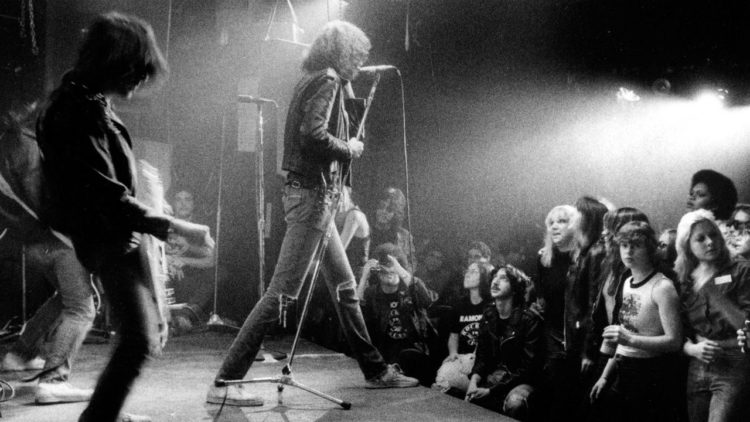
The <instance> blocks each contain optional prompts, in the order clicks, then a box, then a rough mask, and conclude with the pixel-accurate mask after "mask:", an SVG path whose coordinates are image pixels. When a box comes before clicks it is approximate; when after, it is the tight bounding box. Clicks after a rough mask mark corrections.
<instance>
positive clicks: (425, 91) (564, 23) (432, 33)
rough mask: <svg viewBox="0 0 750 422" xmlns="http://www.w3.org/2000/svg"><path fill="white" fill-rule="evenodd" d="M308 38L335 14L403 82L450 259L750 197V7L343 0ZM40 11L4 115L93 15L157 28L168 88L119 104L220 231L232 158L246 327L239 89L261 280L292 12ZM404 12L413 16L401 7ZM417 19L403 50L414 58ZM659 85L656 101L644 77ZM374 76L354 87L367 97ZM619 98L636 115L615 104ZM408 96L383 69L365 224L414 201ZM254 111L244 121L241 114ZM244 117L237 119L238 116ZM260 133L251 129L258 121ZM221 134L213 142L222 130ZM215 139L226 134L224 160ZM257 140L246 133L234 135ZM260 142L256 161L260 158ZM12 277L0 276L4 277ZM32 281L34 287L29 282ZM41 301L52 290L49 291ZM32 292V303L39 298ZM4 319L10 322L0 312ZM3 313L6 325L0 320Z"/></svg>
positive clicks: (248, 269) (234, 287)
mask: <svg viewBox="0 0 750 422" xmlns="http://www.w3.org/2000/svg"><path fill="white" fill-rule="evenodd" d="M292 3H293V4H294V7H295V11H296V14H297V16H298V23H299V27H300V28H301V29H302V32H301V34H300V35H299V38H298V40H299V41H301V42H308V43H309V42H310V41H311V40H312V39H313V37H314V36H315V33H316V31H317V29H318V28H320V26H322V25H323V24H324V23H325V22H326V21H327V20H330V19H336V18H343V19H346V20H349V21H352V22H353V23H355V24H357V25H359V26H361V27H362V28H363V29H364V30H365V32H367V33H368V35H369V36H370V37H371V39H372V43H373V50H372V52H371V58H370V62H371V63H372V64H379V63H389V64H394V65H396V66H398V68H399V69H400V71H401V75H402V76H403V87H404V91H403V94H404V99H405V114H406V140H407V141H406V150H407V153H408V159H409V166H408V176H409V181H410V185H409V192H410V203H411V211H412V212H411V214H412V232H413V234H414V236H415V239H416V241H417V243H418V244H421V243H423V242H426V241H428V240H430V241H432V242H433V243H434V244H436V245H438V246H441V247H443V248H444V249H445V250H446V251H447V252H449V253H452V254H455V255H460V254H461V253H463V250H464V249H465V247H466V244H467V243H468V241H469V240H472V239H481V240H484V241H485V242H487V243H488V244H489V245H490V246H491V247H492V248H493V250H494V251H495V252H503V253H507V252H508V251H510V250H519V249H521V248H523V249H524V250H525V253H526V254H527V257H528V262H531V263H533V256H534V254H535V251H536V250H537V248H538V247H539V246H540V245H541V239H542V234H543V219H544V216H545V215H546V213H547V212H548V211H549V210H550V209H551V208H552V207H553V206H555V205H558V204H564V203H573V202H574V201H575V199H576V198H577V197H579V196H581V195H583V194H591V195H594V196H602V197H605V198H607V199H609V200H610V201H612V202H613V203H614V204H616V205H617V206H625V205H628V206H635V207H638V208H640V209H642V210H643V211H645V212H646V213H647V214H648V215H649V216H650V217H651V219H652V221H653V222H654V223H655V225H656V226H657V227H658V228H666V227H674V226H675V225H676V223H677V221H678V219H679V217H680V215H681V214H682V213H683V212H684V210H685V205H684V204H685V200H686V196H687V191H688V189H689V186H688V185H689V179H690V176H691V175H692V173H694V172H695V171H696V170H698V169H701V168H713V169H716V170H718V171H720V172H722V173H725V174H726V175H728V176H729V177H731V178H732V179H733V180H734V181H735V183H736V184H737V186H738V189H739V192H740V199H741V200H744V201H747V200H748V196H750V192H749V191H748V184H747V179H748V175H749V174H748V166H747V165H746V163H747V161H748V158H750V146H749V145H750V144H749V143H748V133H750V119H748V117H750V110H749V109H748V108H747V104H748V103H749V102H750V101H749V100H750V95H748V88H749V87H748V77H747V76H746V75H748V70H750V52H749V51H750V50H749V49H748V46H747V42H748V40H750V36H749V35H750V33H749V32H750V29H748V25H747V24H746V23H747V22H749V21H750V6H748V5H747V3H746V2H742V1H735V2H723V1H679V2H678V1H659V0H656V1H655V0H650V1H645V0H629V1H611V0H596V1H572V0H569V1H552V0H530V1H528V0H527V1H519V0H504V1H478V0H460V1H459V0H443V1H434V0H412V1H410V2H406V1H390V0H351V1H349V2H348V4H347V5H345V6H343V7H342V5H341V3H340V2H339V1H338V0H328V1H326V0H310V1H293V2H292ZM276 4H277V2H276V1H268V0H263V1H260V0H258V1H234V0H223V1H219V0H200V1H199V0H183V1H177V0H173V1H171V2H170V1H166V0H159V1H154V0H152V1H148V0H121V1H114V0H107V1H101V0H79V1H73V0H55V1H39V0H36V1H33V6H34V11H35V14H34V22H35V30H36V37H37V41H38V46H39V51H38V54H34V53H33V52H32V48H31V37H30V33H29V24H28V16H27V15H25V16H27V17H26V19H25V27H26V31H25V37H21V31H20V23H19V20H18V18H19V16H21V8H20V4H19V2H2V3H1V4H0V15H2V16H0V39H2V40H3V42H2V43H0V92H2V93H3V95H2V96H1V97H0V109H1V110H2V111H5V110H8V109H10V108H12V107H17V106H19V105H21V104H24V103H28V102H31V101H34V100H39V99H43V98H44V97H45V96H46V95H47V94H48V93H49V91H50V90H51V89H52V88H53V87H54V86H55V85H56V84H57V82H58V81H59V79H60V77H61V75H62V73H63V72H64V71H65V69H66V68H68V67H69V66H70V65H71V64H72V61H73V60H74V58H75V49H76V45H77V44H78V41H79V40H80V31H81V29H82V28H84V27H85V26H86V24H87V23H88V22H89V21H90V20H91V18H93V17H94V16H95V15H96V14H98V13H101V12H105V11H108V10H113V9H115V10H120V11H123V12H128V13H133V14H136V15H138V16H140V17H143V18H144V19H146V20H148V21H149V22H150V23H151V24H152V25H153V26H154V30H155V32H156V35H157V39H158V41H159V43H160V45H161V46H162V49H163V50H164V51H165V53H166V54H168V59H169V62H170V66H171V74H170V79H169V80H168V82H166V83H165V84H164V85H163V86H161V87H160V89H159V90H154V92H151V93H150V95H147V96H139V97H138V98H136V99H135V100H134V101H132V102H131V103H128V104H120V105H119V107H118V112H119V113H120V114H121V116H122V117H123V119H124V120H125V122H126V124H127V125H128V127H129V129H130V130H131V133H132V134H133V136H134V137H136V138H138V139H139V140H145V141H151V142H158V143H164V144H166V145H168V146H169V148H171V150H172V167H171V169H169V170H168V171H167V170H166V169H162V170H163V171H167V172H168V173H169V180H171V189H170V192H174V191H176V190H178V189H181V188H189V189H191V190H193V191H194V192H195V195H196V198H197V200H198V203H199V204H198V206H199V208H198V211H199V212H200V219H201V220H203V222H205V223H207V224H210V225H211V226H212V227H213V228H214V230H215V229H216V225H217V224H216V213H217V198H218V192H219V185H218V178H219V163H223V166H224V168H223V183H222V201H221V202H222V203H221V210H222V212H221V214H222V218H221V231H220V233H219V234H220V236H219V240H220V245H219V246H220V250H219V253H220V267H221V268H222V270H221V273H222V277H221V280H222V281H221V283H220V286H219V292H220V294H219V299H220V300H219V303H218V308H219V312H220V313H221V314H222V315H228V316H230V317H233V318H235V319H241V318H243V317H244V315H245V314H246V313H247V312H248V311H249V309H250V308H251V305H252V304H253V303H254V302H255V300H256V299H257V286H258V275H257V267H258V256H257V247H256V245H257V236H256V214H255V209H256V200H255V195H256V190H255V180H256V179H255V178H256V176H255V175H256V169H255V163H256V154H255V152H253V151H247V150H246V148H240V147H239V146H238V142H237V139H238V129H237V128H238V108H237V105H236V103H235V96H236V94H237V93H238V92H240V91H241V90H238V85H239V84H240V82H241V81H242V80H246V79H249V80H251V81H254V82H255V83H257V86H258V88H256V89H255V90H253V89H251V90H250V91H249V92H248V90H247V89H245V90H243V91H242V92H243V93H248V94H254V95H258V94H260V95H263V96H264V97H268V98H272V99H275V100H276V101H277V102H278V103H279V105H280V108H279V111H278V113H276V112H275V111H274V108H273V107H265V108H264V117H265V122H266V127H265V132H266V136H265V146H266V147H265V149H264V151H265V171H264V174H265V178H266V186H265V188H266V190H265V192H266V201H267V202H270V203H271V204H272V209H273V211H274V212H273V213H272V216H271V218H270V221H271V223H272V228H271V237H270V238H269V239H267V245H268V251H267V257H266V262H267V274H266V282H267V279H268V278H269V277H270V274H271V273H272V269H273V264H274V262H275V259H276V251H277V250H278V246H279V242H280V239H281V237H282V235H283V228H284V225H283V221H282V219H281V215H280V212H279V210H280V189H281V180H282V179H281V176H280V175H279V172H278V171H277V169H278V166H277V160H278V154H277V147H278V144H277V142H276V141H277V140H278V142H280V141H281V133H277V130H276V126H277V123H276V118H277V117H278V119H279V121H280V122H282V123H283V118H284V116H285V104H286V103H287V102H288V100H289V97H290V94H291V89H292V87H293V85H294V83H295V82H296V80H297V78H298V77H299V76H300V71H299V65H300V63H301V57H302V55H303V53H304V50H303V48H301V47H298V46H295V45H293V44H291V43H287V42H283V41H266V42H264V41H263V39H264V36H265V34H266V33H267V32H269V33H270V35H271V38H282V39H286V40H290V39H292V31H291V23H290V22H291V15H290V13H289V11H288V9H287V8H286V4H285V2H284V1H282V2H279V5H278V9H277V13H276V16H275V18H274V20H273V23H272V25H271V30H270V31H267V29H268V23H269V21H270V20H271V19H270V18H271V14H272V13H273V11H274V7H275V6H276ZM407 4H408V6H407ZM407 21H408V28H409V30H408V49H407V42H406V41H407V35H406V34H407V30H406V27H407V24H406V23H407ZM659 78H665V79H667V80H669V82H670V84H671V91H670V92H669V93H667V95H664V94H659V95H657V94H656V93H654V92H653V91H652V84H653V83H654V81H655V80H657V79H659ZM371 81H372V78H371V77H369V76H362V77H361V78H359V80H358V81H357V82H356V84H355V88H356V89H357V91H358V93H359V94H360V95H365V94H366V92H367V91H368V90H369V86H370V83H371ZM620 86H624V87H628V88H629V89H633V90H634V91H635V92H636V93H637V94H638V95H639V96H640V97H641V101H640V102H638V103H622V102H618V101H617V100H616V99H615V93H616V91H617V89H618V88H619V87H620ZM704 88H712V89H715V88H724V89H727V90H728V91H729V98H728V107H727V108H724V109H718V108H710V107H705V106H701V105H700V104H698V103H697V102H696V101H694V100H693V98H694V96H695V95H696V94H697V92H698V91H699V90H700V89H704ZM401 95H402V92H401V86H400V80H399V78H398V77H397V75H396V74H395V72H388V73H385V74H383V78H382V80H381V83H380V85H379V88H378V91H377V93H376V97H375V102H374V103H373V108H372V114H371V117H370V121H369V124H368V128H367V130H368V137H367V139H366V143H367V146H366V152H365V155H364V157H363V158H362V159H361V160H359V161H358V162H357V163H356V167H355V169H354V171H355V182H354V188H355V191H356V192H357V194H358V198H359V202H360V203H361V204H362V206H363V208H364V209H365V211H367V212H371V210H372V209H373V206H374V204H375V200H376V196H377V192H378V191H380V190H381V189H382V188H384V187H385V186H388V185H394V186H397V187H400V188H402V189H405V188H406V167H405V164H404V139H403V137H402V120H401V118H402V115H401V98H402V97H401ZM250 109H251V108H250ZM242 113H249V111H248V109H244V108H243V109H241V110H240V117H245V118H249V117H248V116H245V115H243V114H242ZM249 119H250V120H252V118H249ZM222 128H223V130H222ZM222 134H223V138H224V141H225V149H224V154H223V156H222V154H221V141H222ZM241 135H242V136H244V137H245V138H246V139H247V138H248V137H249V138H250V141H249V143H250V144H251V145H252V144H253V143H254V139H255V138H254V136H253V133H252V130H250V131H249V133H244V134H241ZM251 149H252V148H251ZM0 244H1V245H2V248H3V252H2V254H3V256H4V257H5V258H4V259H3V261H2V262H3V271H2V276H3V278H2V281H0V282H1V283H2V287H1V288H2V290H3V295H2V296H3V301H4V303H3V310H4V314H8V315H13V314H14V312H15V314H17V313H18V311H17V309H18V306H19V305H18V303H19V301H20V289H19V287H18V286H19V283H20V282H19V280H18V278H17V274H18V271H17V268H16V267H17V257H18V253H17V252H18V242H17V241H14V240H13V239H10V238H5V239H3V240H0ZM6 267H7V268H6ZM31 285H34V283H33V281H32V282H31ZM40 289H41V290H43V288H41V287H40ZM38 295H40V294H36V293H35V294H33V295H32V296H33V297H36V296H38ZM3 316H4V317H5V315H3ZM4 319H7V318H4Z"/></svg>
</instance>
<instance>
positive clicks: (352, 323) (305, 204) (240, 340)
mask: <svg viewBox="0 0 750 422" xmlns="http://www.w3.org/2000/svg"><path fill="white" fill-rule="evenodd" d="M333 195H334V193H333V192H332V191H330V190H329V191H323V190H320V189H305V188H301V187H292V186H288V185H287V186H285V188H284V198H283V202H284V212H285V213H286V223H287V228H286V234H285V235H284V240H283V242H282V244H281V251H280V253H279V259H278V262H277V263H276V269H275V270H274V274H273V277H272V278H271V283H270V284H269V286H268V290H266V292H265V294H264V295H263V297H261V299H260V300H259V301H258V303H256V304H255V307H253V310H252V311H251V312H250V315H248V317H247V319H245V322H244V324H243V325H242V328H241V329H240V332H239V334H237V338H235V339H234V342H233V343H232V346H231V347H230V348H229V352H228V354H227V357H226V358H225V359H224V362H223V364H222V366H221V369H219V372H218V374H217V375H216V378H217V379H228V380H232V379H242V378H243V377H244V376H245V374H247V371H248V370H249V369H250V365H252V363H253V360H254V358H255V355H256V354H257V353H258V350H259V349H260V345H261V342H262V341H263V337H264V336H265V334H266V332H267V331H268V330H269V329H271V328H272V327H273V326H274V325H275V324H278V321H279V300H280V297H282V296H286V297H294V298H297V297H298V296H299V293H300V292H299V291H300V289H301V287H302V281H303V280H302V275H303V274H304V271H305V268H306V267H307V265H308V263H309V261H310V258H311V257H312V255H313V251H314V250H315V247H316V245H317V244H318V242H319V241H320V239H321V238H322V236H324V235H325V233H326V231H328V230H329V229H330V231H329V233H330V236H331V237H330V240H329V242H328V248H327V249H326V253H325V255H324V256H323V260H322V263H321V270H322V273H323V278H324V280H325V282H326V285H327V287H328V291H329V293H330V295H331V298H332V299H333V306H334V308H335V309H336V313H337V315H338V318H339V321H340V322H341V327H342V328H343V330H344V334H345V336H346V340H347V342H348V343H349V347H350V350H351V351H352V354H353V355H354V357H355V358H356V359H357V362H358V363H359V367H360V369H361V370H362V373H363V374H364V376H365V378H367V379H369V378H372V377H375V376H377V375H379V374H380V373H382V372H383V371H385V369H386V364H385V361H384V360H383V357H382V356H381V355H380V353H379V352H378V350H377V349H376V348H375V347H374V346H373V345H372V342H371V341H370V335H369V333H368V332H367V328H366V327H365V322H364V319H363V317H362V311H361V309H360V307H359V298H358V297H357V292H356V283H355V281H354V274H353V273H352V269H351V267H350V266H349V261H348V260H347V257H346V253H345V251H344V247H343V245H342V244H341V238H340V237H339V234H338V232H337V231H336V228H335V226H333V222H332V221H331V218H330V215H331V207H332V204H333ZM303 322H304V321H302V322H300V323H303Z"/></svg>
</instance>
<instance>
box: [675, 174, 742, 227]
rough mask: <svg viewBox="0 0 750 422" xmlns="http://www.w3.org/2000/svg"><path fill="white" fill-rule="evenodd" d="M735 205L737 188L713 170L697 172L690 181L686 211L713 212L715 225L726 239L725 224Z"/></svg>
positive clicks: (725, 177)
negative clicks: (700, 210)
mask: <svg viewBox="0 0 750 422" xmlns="http://www.w3.org/2000/svg"><path fill="white" fill-rule="evenodd" d="M735 205H737V188H736V187H735V186H734V182H732V180H731V179H730V178H728V177H727V176H725V175H723V174H721V173H719V172H717V171H715V170H708V169H704V170H698V171H697V172H696V173H695V174H693V177H692V179H691V180H690V194H689V196H688V200H687V209H688V210H690V211H695V210H699V209H705V210H709V211H711V212H713V214H714V218H715V219H716V223H717V224H718V225H719V228H721V233H722V235H723V236H724V237H725V238H726V235H727V226H726V224H725V222H726V221H727V220H728V219H729V218H730V217H731V215H732V211H734V206H735Z"/></svg>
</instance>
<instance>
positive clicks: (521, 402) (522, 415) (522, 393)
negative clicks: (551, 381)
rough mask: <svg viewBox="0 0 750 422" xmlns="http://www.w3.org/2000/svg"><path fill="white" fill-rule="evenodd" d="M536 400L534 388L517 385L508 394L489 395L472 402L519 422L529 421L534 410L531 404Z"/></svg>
mask: <svg viewBox="0 0 750 422" xmlns="http://www.w3.org/2000/svg"><path fill="white" fill-rule="evenodd" d="M535 398H536V392H535V389H534V387H532V386H531V385H529V384H519V385H517V386H515V387H513V388H512V389H511V390H510V391H508V394H505V395H502V396H496V395H494V394H492V393H491V394H490V395H488V396H486V397H483V398H482V399H478V400H474V401H473V402H474V403H475V404H478V405H479V406H482V407H485V408H487V409H490V410H494V411H496V412H500V413H502V414H503V415H507V416H510V417H511V418H513V419H517V420H520V421H523V420H529V419H530V418H531V416H530V415H531V414H532V412H535V411H536V410H538V409H534V406H533V402H534V400H535Z"/></svg>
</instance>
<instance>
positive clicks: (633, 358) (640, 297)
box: [591, 221, 682, 422]
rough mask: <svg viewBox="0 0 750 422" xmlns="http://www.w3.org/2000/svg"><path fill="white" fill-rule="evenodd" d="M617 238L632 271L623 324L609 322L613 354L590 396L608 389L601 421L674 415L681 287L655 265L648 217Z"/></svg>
mask: <svg viewBox="0 0 750 422" xmlns="http://www.w3.org/2000/svg"><path fill="white" fill-rule="evenodd" d="M615 243H616V244H617V245H618V246H619V252H620V257H621V259H622V263H623V265H624V266H625V267H626V268H627V269H629V270H630V271H631V275H630V276H629V277H628V278H627V279H626V280H625V281H624V283H623V288H622V306H621V307H620V310H619V322H620V324H613V325H609V326H607V327H606V328H604V333H603V334H602V337H603V338H604V341H605V342H607V343H608V344H609V345H611V346H615V347H616V350H615V356H614V357H612V358H610V359H609V361H608V362H607V365H606V367H605V368H604V372H603V373H602V374H601V377H600V378H599V380H598V381H597V382H596V384H595V385H594V387H593V388H592V390H591V399H592V401H593V400H597V399H599V398H600V396H601V394H602V392H603V391H604V390H605V389H606V388H608V389H609V391H608V393H609V394H608V396H609V398H608V400H606V401H605V408H604V409H603V410H602V413H601V419H602V420H607V421H623V422H624V421H632V422H636V421H652V422H657V421H669V420H674V418H675V416H676V412H675V409H674V401H673V400H672V399H671V397H670V394H671V392H672V391H673V390H674V389H675V388H676V387H677V386H676V385H674V383H673V382H672V380H674V379H675V373H674V369H675V367H676V365H675V359H674V356H673V353H674V352H676V351H677V350H679V349H680V345H681V343H682V327H681V324H680V318H679V306H680V305H679V302H680V301H679V297H678V296H677V290H676V289H675V286H674V283H673V282H672V280H670V279H669V278H667V277H666V276H665V275H664V274H662V273H660V272H659V271H658V269H657V266H658V264H659V257H658V256H657V254H656V248H657V240H656V234H655V232H654V230H653V229H652V228H651V226H650V225H649V224H648V223H647V222H643V221H631V222H629V223H626V224H625V225H623V226H622V227H621V228H620V229H619V230H618V231H617V234H616V237H615ZM597 334H598V333H597Z"/></svg>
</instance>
